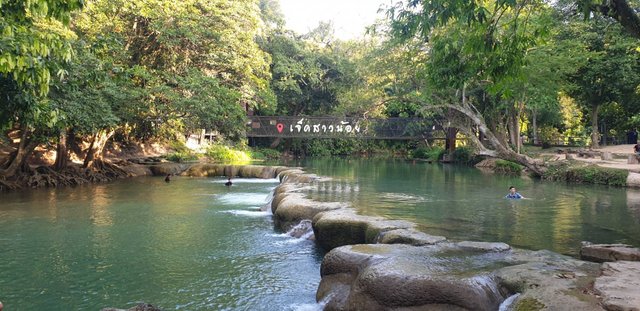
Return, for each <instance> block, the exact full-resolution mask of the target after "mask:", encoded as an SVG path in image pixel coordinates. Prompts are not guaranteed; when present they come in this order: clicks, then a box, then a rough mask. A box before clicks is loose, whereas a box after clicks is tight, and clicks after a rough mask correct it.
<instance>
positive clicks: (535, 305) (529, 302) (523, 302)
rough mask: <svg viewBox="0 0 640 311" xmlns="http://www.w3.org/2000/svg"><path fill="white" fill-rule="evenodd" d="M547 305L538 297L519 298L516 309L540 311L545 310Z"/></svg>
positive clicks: (520, 310) (517, 310)
mask: <svg viewBox="0 0 640 311" xmlns="http://www.w3.org/2000/svg"><path fill="white" fill-rule="evenodd" d="M544 308H545V305H544V304H543V303H542V302H540V301H539V300H538V299H535V298H531V297H527V298H524V299H518V300H517V301H516V305H515V309H514V310H515V311H540V310H544Z"/></svg>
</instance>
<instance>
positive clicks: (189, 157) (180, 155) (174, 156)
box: [167, 151, 198, 163]
mask: <svg viewBox="0 0 640 311" xmlns="http://www.w3.org/2000/svg"><path fill="white" fill-rule="evenodd" d="M197 159H198V156H197V155H196V154H194V153H192V152H191V151H186V152H174V153H170V154H168V155H167V160H169V161H172V162H178V163H180V162H186V161H194V160H197Z"/></svg>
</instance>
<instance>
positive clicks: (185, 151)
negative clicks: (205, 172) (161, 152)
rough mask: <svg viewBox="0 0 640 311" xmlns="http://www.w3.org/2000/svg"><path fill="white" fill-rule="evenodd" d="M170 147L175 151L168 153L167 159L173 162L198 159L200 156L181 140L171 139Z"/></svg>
mask: <svg viewBox="0 0 640 311" xmlns="http://www.w3.org/2000/svg"><path fill="white" fill-rule="evenodd" d="M168 147H169V149H171V150H173V151H174V152H172V153H169V154H167V156H166V159H167V160H169V161H172V162H185V161H193V160H197V159H198V156H197V155H196V154H195V153H193V151H192V150H191V149H189V148H188V147H187V145H185V144H184V142H182V141H179V140H173V141H170V142H169V144H168Z"/></svg>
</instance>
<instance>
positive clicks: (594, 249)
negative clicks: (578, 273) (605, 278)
mask: <svg viewBox="0 0 640 311" xmlns="http://www.w3.org/2000/svg"><path fill="white" fill-rule="evenodd" d="M580 258H581V259H584V260H589V261H595V262H605V261H618V260H627V261H640V249H638V248H635V247H632V246H630V245H626V244H591V243H588V242H583V243H582V247H581V248H580Z"/></svg>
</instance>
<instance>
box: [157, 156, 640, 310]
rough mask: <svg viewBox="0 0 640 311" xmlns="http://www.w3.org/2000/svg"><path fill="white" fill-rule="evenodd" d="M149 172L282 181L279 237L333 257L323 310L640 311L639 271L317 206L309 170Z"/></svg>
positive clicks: (180, 167) (634, 265)
mask: <svg viewBox="0 0 640 311" xmlns="http://www.w3.org/2000/svg"><path fill="white" fill-rule="evenodd" d="M149 169H150V173H151V174H153V175H156V176H158V175H160V176H162V175H166V174H174V175H182V176H194V177H214V176H228V177H244V178H275V177H279V178H280V181H281V183H280V185H279V186H278V187H276V189H275V190H274V194H273V199H272V201H271V204H270V207H271V211H272V212H273V217H274V223H275V225H276V227H277V228H278V230H282V231H285V232H289V233H290V234H291V235H292V236H296V237H303V238H310V239H315V241H316V243H317V244H318V245H319V246H320V247H321V248H323V249H324V250H326V251H327V252H328V253H327V254H326V255H325V257H324V259H323V261H322V265H321V271H320V274H321V276H322V280H321V282H320V285H319V287H318V290H317V293H316V299H317V301H318V302H319V303H320V304H321V305H322V306H323V308H324V310H519V311H523V310H581V311H588V310H640V262H637V261H617V262H607V263H604V264H600V263H595V262H589V261H583V260H578V259H575V258H572V257H568V256H564V255H560V254H556V253H553V252H550V251H545V250H543V251H530V250H522V249H514V248H511V247H510V246H509V245H507V244H505V243H488V242H470V241H449V240H447V239H446V238H445V237H442V236H433V235H429V234H427V233H424V232H421V231H419V230H417V229H416V228H415V225H414V224H413V223H411V222H407V221H398V220H389V219H384V218H381V217H372V216H363V215H358V214H357V213H355V211H354V210H353V209H352V208H350V206H349V204H348V203H344V202H318V201H314V200H310V199H309V198H307V197H306V195H305V193H304V192H305V190H308V189H313V188H316V187H318V185H319V183H323V182H326V181H328V180H330V179H328V178H322V177H319V176H316V175H312V174H307V173H305V172H304V171H303V170H301V169H300V168H289V167H281V166H278V167H269V166H256V165H245V166H235V165H221V164H195V165H185V164H161V165H156V166H152V167H150V168H149ZM267 208H268V207H267ZM305 231H308V232H305ZM607 250H609V249H607ZM610 257H611V256H610ZM613 257H615V256H613Z"/></svg>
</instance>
